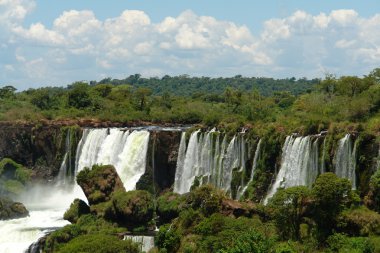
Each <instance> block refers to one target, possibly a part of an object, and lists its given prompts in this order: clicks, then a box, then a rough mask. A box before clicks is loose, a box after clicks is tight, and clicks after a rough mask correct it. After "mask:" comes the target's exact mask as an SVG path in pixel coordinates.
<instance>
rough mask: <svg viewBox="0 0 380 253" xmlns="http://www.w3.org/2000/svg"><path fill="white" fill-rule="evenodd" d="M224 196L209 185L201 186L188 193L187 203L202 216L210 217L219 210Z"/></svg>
mask: <svg viewBox="0 0 380 253" xmlns="http://www.w3.org/2000/svg"><path fill="white" fill-rule="evenodd" d="M224 198H225V195H224V193H223V192H221V191H220V190H217V189H216V188H214V187H213V186H211V185H202V186H200V187H198V188H196V189H195V190H193V191H191V192H190V195H189V197H188V200H187V201H188V202H189V203H191V206H192V207H193V208H194V209H199V210H200V211H201V212H202V214H203V215H205V216H210V215H211V214H213V213H216V212H219V211H220V210H221V207H222V206H221V204H222V201H223V199H224Z"/></svg>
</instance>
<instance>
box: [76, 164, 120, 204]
mask: <svg viewBox="0 0 380 253" xmlns="http://www.w3.org/2000/svg"><path fill="white" fill-rule="evenodd" d="M77 183H78V184H79V186H80V187H81V188H82V190H83V192H84V194H85V195H86V197H87V199H88V202H89V204H90V205H96V204H99V203H102V202H107V201H109V200H111V196H112V194H113V193H114V192H116V191H119V192H125V188H124V186H123V183H122V182H121V179H120V177H119V175H118V174H117V172H116V169H115V168H114V167H113V166H112V165H104V166H99V165H94V166H93V167H92V169H91V170H90V169H89V168H85V169H84V170H82V171H81V172H79V173H78V175H77Z"/></svg>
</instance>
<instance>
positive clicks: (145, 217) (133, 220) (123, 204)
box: [111, 190, 154, 225]
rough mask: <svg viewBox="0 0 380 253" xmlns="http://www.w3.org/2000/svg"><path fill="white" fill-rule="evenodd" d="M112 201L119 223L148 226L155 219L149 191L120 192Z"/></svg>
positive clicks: (116, 193)
mask: <svg viewBox="0 0 380 253" xmlns="http://www.w3.org/2000/svg"><path fill="white" fill-rule="evenodd" d="M111 201H112V204H113V209H114V212H115V216H116V219H117V221H118V222H121V223H123V222H125V223H126V224H127V225H131V224H132V225H146V224H147V223H148V222H150V221H151V220H152V219H153V212H154V202H153V198H152V195H151V194H150V193H149V192H147V191H141V190H137V191H129V192H121V191H118V192H115V193H114V194H113V196H112V200H111Z"/></svg>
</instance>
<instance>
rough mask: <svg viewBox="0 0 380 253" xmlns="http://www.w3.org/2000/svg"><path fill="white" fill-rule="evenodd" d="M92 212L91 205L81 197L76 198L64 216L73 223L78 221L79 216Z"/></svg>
mask: <svg viewBox="0 0 380 253" xmlns="http://www.w3.org/2000/svg"><path fill="white" fill-rule="evenodd" d="M89 213H90V207H89V206H88V205H87V204H86V202H84V201H83V200H81V199H75V200H74V202H73V203H71V205H70V208H69V209H68V210H67V211H66V212H65V214H64V215H63V218H64V219H65V220H67V221H70V222H71V223H76V222H77V221H78V218H79V217H81V216H82V215H84V214H89Z"/></svg>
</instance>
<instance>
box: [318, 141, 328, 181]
mask: <svg viewBox="0 0 380 253" xmlns="http://www.w3.org/2000/svg"><path fill="white" fill-rule="evenodd" d="M326 140H327V138H325V139H324V140H323V147H322V160H321V171H320V172H321V174H323V173H325V172H326V161H325V159H326Z"/></svg>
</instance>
